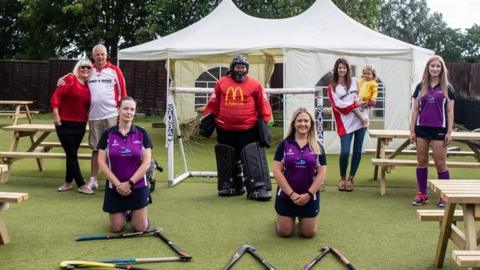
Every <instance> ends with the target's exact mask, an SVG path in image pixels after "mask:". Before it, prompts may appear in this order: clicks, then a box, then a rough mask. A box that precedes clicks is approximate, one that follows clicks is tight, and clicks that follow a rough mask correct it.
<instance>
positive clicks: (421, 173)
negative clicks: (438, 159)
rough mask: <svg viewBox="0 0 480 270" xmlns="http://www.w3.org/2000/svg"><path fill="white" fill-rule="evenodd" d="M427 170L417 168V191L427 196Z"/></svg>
mask: <svg viewBox="0 0 480 270" xmlns="http://www.w3.org/2000/svg"><path fill="white" fill-rule="evenodd" d="M427 178H428V168H417V184H418V191H419V192H421V193H423V194H427Z"/></svg>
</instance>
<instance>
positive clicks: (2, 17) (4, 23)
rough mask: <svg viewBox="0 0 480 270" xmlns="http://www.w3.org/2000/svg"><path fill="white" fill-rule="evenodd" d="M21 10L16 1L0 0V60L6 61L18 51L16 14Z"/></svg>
mask: <svg viewBox="0 0 480 270" xmlns="http://www.w3.org/2000/svg"><path fill="white" fill-rule="evenodd" d="M20 10H22V4H21V3H20V1H18V0H13V1H12V0H0V59H8V58H11V57H12V56H14V55H15V53H16V52H17V51H18V50H19V49H20V48H19V42H18V39H17V38H16V37H17V36H18V35H19V31H20V29H19V26H18V18H17V14H18V13H19V12H20Z"/></svg>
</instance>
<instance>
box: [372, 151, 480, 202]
mask: <svg viewBox="0 0 480 270" xmlns="http://www.w3.org/2000/svg"><path fill="white" fill-rule="evenodd" d="M372 164H373V165H376V166H380V169H381V177H380V194H381V195H382V196H383V195H385V193H386V176H385V173H387V172H390V171H391V169H392V168H393V167H395V166H405V167H416V166H417V160H415V159H388V158H372ZM428 166H429V167H433V166H435V163H434V162H433V161H430V162H429V163H428ZM447 166H448V167H450V168H468V169H478V168H480V162H465V161H447Z"/></svg>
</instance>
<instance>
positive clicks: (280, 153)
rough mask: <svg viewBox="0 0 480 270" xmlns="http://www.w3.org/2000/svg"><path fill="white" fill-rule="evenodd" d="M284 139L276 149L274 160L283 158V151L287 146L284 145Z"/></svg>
mask: <svg viewBox="0 0 480 270" xmlns="http://www.w3.org/2000/svg"><path fill="white" fill-rule="evenodd" d="M283 144H284V141H281V142H280V144H278V146H277V150H275V156H274V158H273V160H276V161H282V160H283V153H284V151H285V147H284V146H283Z"/></svg>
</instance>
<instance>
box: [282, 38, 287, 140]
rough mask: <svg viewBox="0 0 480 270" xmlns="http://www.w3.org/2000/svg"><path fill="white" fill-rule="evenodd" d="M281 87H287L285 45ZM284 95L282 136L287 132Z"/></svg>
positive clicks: (284, 97) (284, 98) (284, 99)
mask: <svg viewBox="0 0 480 270" xmlns="http://www.w3.org/2000/svg"><path fill="white" fill-rule="evenodd" d="M282 72H283V76H282V78H283V88H287V57H286V49H285V47H284V48H283V71H282ZM286 100H287V98H286V96H285V94H283V108H282V111H283V112H282V113H283V136H282V137H285V134H287V131H286V130H285V129H286V128H287V125H285V120H286V119H287V113H286V108H287V103H286Z"/></svg>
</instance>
